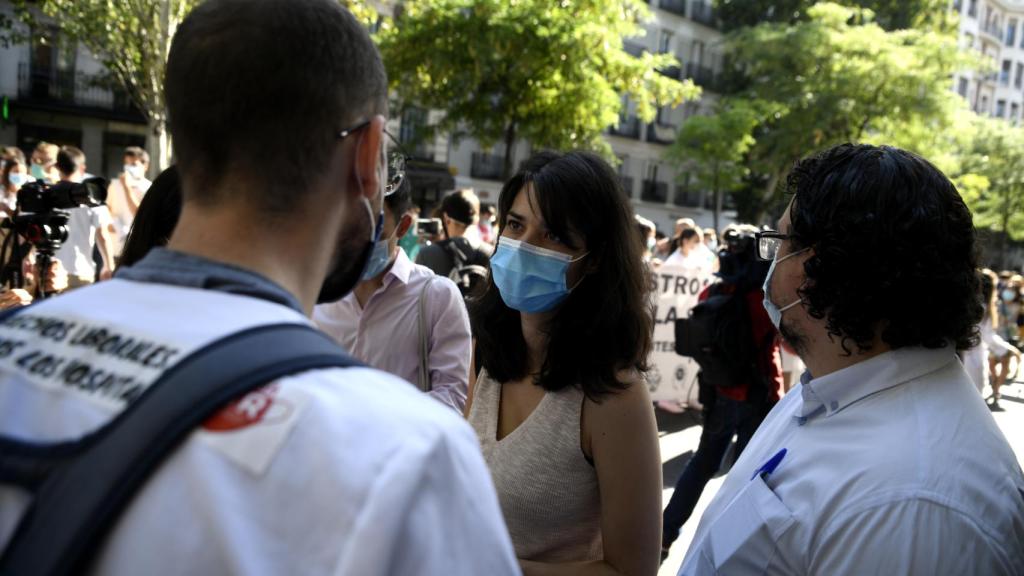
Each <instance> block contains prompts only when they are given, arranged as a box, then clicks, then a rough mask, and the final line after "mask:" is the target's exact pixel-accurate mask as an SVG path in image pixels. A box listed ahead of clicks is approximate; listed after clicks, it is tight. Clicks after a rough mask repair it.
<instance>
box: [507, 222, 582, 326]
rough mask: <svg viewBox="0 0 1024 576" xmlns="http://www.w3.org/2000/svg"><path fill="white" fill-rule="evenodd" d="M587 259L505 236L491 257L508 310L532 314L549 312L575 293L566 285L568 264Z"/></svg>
mask: <svg viewBox="0 0 1024 576" xmlns="http://www.w3.org/2000/svg"><path fill="white" fill-rule="evenodd" d="M584 256H586V254H583V255H582V256H579V257H578V258H573V257H572V256H569V255H568V254H562V253H561V252H555V251H554V250H547V249H544V248H540V247H538V246H534V245H532V244H527V243H525V242H520V241H518V240H512V239H510V238H505V237H502V238H500V239H499V240H498V249H497V250H496V251H495V252H494V255H493V256H491V275H492V276H493V278H494V284H495V286H497V287H498V293H499V294H501V299H502V300H503V301H504V302H505V305H506V306H508V307H509V308H512V309H513V310H518V311H520V312H527V313H530V314H536V313H538V312H548V311H550V310H552V309H554V308H555V307H557V306H558V305H559V304H561V303H562V301H564V300H565V298H566V297H567V296H568V295H569V293H570V292H571V291H572V290H571V289H569V288H568V287H567V286H566V283H565V274H566V272H567V271H568V270H569V264H571V263H573V262H576V261H577V260H580V259H581V258H583V257H584ZM580 281H582V278H581V279H580ZM574 288H575V287H574Z"/></svg>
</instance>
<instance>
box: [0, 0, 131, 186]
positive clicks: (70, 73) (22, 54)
mask: <svg viewBox="0 0 1024 576" xmlns="http://www.w3.org/2000/svg"><path fill="white" fill-rule="evenodd" d="M0 13H2V14H4V15H5V16H8V17H10V18H13V16H14V12H13V9H12V8H11V5H10V2H7V1H6V0H4V1H0ZM15 31H16V32H17V33H19V35H21V36H24V37H26V38H28V40H27V41H26V42H21V43H18V44H10V45H9V46H7V47H3V46H2V45H0V99H2V106H3V110H4V114H3V116H2V117H0V145H4V146H10V145H16V146H18V147H19V148H21V149H22V150H23V151H24V152H25V154H26V157H28V156H29V155H30V154H31V152H32V150H33V149H34V148H35V146H36V144H37V143H38V142H40V141H47V142H51V143H54V144H58V145H72V146H77V147H79V148H81V149H82V151H83V152H85V155H86V159H87V164H88V170H89V172H91V173H93V174H95V175H97V176H104V177H107V178H113V177H115V176H117V175H118V174H119V173H120V172H121V167H122V161H123V155H124V149H125V147H127V146H144V145H145V141H146V121H145V118H144V117H143V115H142V114H141V113H140V112H139V111H138V110H136V109H135V107H134V106H132V104H131V103H130V101H129V99H128V97H127V95H126V94H124V93H123V92H121V91H118V90H116V89H111V88H110V87H109V86H110V83H109V81H108V80H107V78H106V74H105V69H104V67H103V66H102V64H100V63H99V62H97V61H96V59H95V58H93V57H92V55H91V54H89V52H88V51H86V50H84V49H83V48H81V47H80V46H79V45H78V44H76V43H74V42H72V41H69V40H68V39H67V38H66V37H64V36H63V35H62V34H61V33H60V32H59V30H58V28H57V27H56V26H40V27H39V28H38V29H33V30H29V29H28V28H27V27H25V26H22V25H17V26H16V30H15Z"/></svg>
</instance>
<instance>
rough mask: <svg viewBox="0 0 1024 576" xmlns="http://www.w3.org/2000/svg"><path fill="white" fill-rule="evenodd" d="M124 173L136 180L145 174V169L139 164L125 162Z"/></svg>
mask: <svg viewBox="0 0 1024 576" xmlns="http://www.w3.org/2000/svg"><path fill="white" fill-rule="evenodd" d="M124 173H125V174H127V175H129V176H131V177H132V178H135V179H136V180H139V179H141V178H142V177H143V176H145V174H146V169H145V168H143V166H142V165H141V164H125V165H124Z"/></svg>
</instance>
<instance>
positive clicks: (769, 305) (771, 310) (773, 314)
mask: <svg viewBox="0 0 1024 576" xmlns="http://www.w3.org/2000/svg"><path fill="white" fill-rule="evenodd" d="M808 250H810V248H804V249H803V250H797V251H796V252H793V253H791V254H786V255H785V256H783V257H782V258H779V259H776V260H772V265H771V266H769V267H768V275H767V276H765V278H764V286H763V287H762V290H763V291H764V300H763V301H762V304H764V310H765V312H767V313H768V318H769V319H770V320H771V321H772V325H773V326H775V329H776V330H778V329H779V325H780V324H782V313H783V312H785V311H786V310H789V309H790V308H792V307H793V306H796V305H797V304H799V303H801V302H803V301H804V299H803V298H797V299H796V302H792V303H790V304H786V305H785V306H783V307H782V308H779V307H778V306H776V305H775V303H774V302H772V299H771V297H770V296H769V295H768V286H769V285H770V284H771V283H772V273H773V272H775V265H776V264H778V263H779V262H783V261H785V260H786V259H787V258H792V257H793V256H796V255H797V254H800V253H803V252H806V251H808Z"/></svg>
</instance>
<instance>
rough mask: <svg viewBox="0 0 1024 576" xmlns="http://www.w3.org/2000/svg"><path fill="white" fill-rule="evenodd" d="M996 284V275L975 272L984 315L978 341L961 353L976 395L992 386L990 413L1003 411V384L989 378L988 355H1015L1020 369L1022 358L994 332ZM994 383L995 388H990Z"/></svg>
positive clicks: (1000, 356)
mask: <svg viewBox="0 0 1024 576" xmlns="http://www.w3.org/2000/svg"><path fill="white" fill-rule="evenodd" d="M998 282H999V279H998V278H997V277H996V275H995V272H992V271H991V270H988V269H985V270H979V271H978V283H979V284H980V286H981V288H980V291H981V302H982V304H983V305H984V306H985V315H984V317H982V319H981V322H979V323H978V333H979V334H980V336H981V340H980V341H979V342H978V345H977V346H975V347H974V348H971V349H970V350H966V351H964V352H963V353H961V358H962V360H963V363H964V370H966V371H967V374H969V375H970V377H971V380H972V381H973V382H974V385H975V387H977V389H978V392H979V393H983V392H984V390H985V388H986V387H987V386H989V385H992V396H993V400H992V403H991V404H989V406H988V407H989V409H990V410H992V411H993V412H1002V411H1003V407H1002V406H1000V405H999V388H1000V387H1001V386H1002V384H1003V382H1001V381H997V380H996V377H995V376H994V375H990V365H989V355H990V354H991V356H992V357H993V358H1002V357H1006V356H1007V355H1014V356H1016V357H1017V365H1018V366H1019V365H1020V356H1021V353H1020V350H1018V349H1017V348H1016V347H1014V346H1013V345H1011V344H1010V343H1008V342H1007V341H1006V340H1003V338H1001V337H1000V336H999V334H997V333H996V328H997V327H998V325H999V307H998V305H997V303H996V290H995V287H996V284H997V283H998ZM995 382H998V383H995ZM993 383H995V384H994V385H993Z"/></svg>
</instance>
